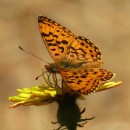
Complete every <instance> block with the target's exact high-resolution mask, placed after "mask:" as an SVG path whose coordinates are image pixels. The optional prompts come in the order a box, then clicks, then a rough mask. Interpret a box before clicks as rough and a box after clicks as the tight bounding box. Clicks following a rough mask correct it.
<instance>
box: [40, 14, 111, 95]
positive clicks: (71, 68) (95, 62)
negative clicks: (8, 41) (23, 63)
mask: <svg viewBox="0 0 130 130" xmlns="http://www.w3.org/2000/svg"><path fill="white" fill-rule="evenodd" d="M38 25H39V30H40V33H41V36H42V39H43V41H44V43H45V45H46V47H47V49H48V51H49V53H50V55H51V56H52V58H53V59H54V61H55V62H54V63H52V64H49V65H45V68H46V69H47V71H48V72H50V73H59V74H60V75H61V76H62V78H63V80H64V82H65V83H66V85H67V86H69V87H71V88H72V89H73V90H74V91H76V92H78V93H79V94H88V93H90V92H93V91H94V90H95V89H96V88H97V87H98V86H99V85H101V84H104V83H106V82H107V81H108V80H109V79H111V78H112V77H113V73H112V72H111V71H109V70H106V69H100V68H99V67H100V66H101V65H102V64H103V62H102V55H101V52H100V50H99V49H98V47H97V46H95V45H94V43H92V42H91V41H90V40H89V39H87V38H85V37H82V36H77V35H74V34H73V33H72V32H71V31H70V30H68V29H67V28H65V27H63V26H62V25H60V24H58V23H57V22H55V21H53V20H51V19H49V18H47V17H44V16H39V17H38Z"/></svg>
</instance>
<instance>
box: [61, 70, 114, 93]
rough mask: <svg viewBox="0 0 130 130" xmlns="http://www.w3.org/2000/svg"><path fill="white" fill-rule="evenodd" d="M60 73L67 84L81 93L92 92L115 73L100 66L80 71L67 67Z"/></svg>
mask: <svg viewBox="0 0 130 130" xmlns="http://www.w3.org/2000/svg"><path fill="white" fill-rule="evenodd" d="M60 73H61V76H62V77H63V79H64V81H65V83H66V84H67V86H69V87H71V88H72V89H73V90H74V91H76V92H77V93H79V94H88V93H91V92H93V91H94V90H95V89H96V88H97V87H99V86H100V84H101V82H103V83H105V82H107V81H108V80H110V79H111V78H112V77H113V73H112V72H110V71H109V70H105V69H98V68H97V69H91V70H87V69H86V70H80V71H71V70H69V69H65V70H62V71H61V72H60Z"/></svg>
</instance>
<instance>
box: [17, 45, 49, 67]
mask: <svg viewBox="0 0 130 130" xmlns="http://www.w3.org/2000/svg"><path fill="white" fill-rule="evenodd" d="M19 49H20V50H22V51H24V52H26V53H28V54H30V55H32V56H34V57H36V58H37V59H39V60H41V61H43V62H46V61H45V60H43V59H41V58H39V57H38V56H36V55H34V54H33V53H30V52H28V51H26V50H24V49H23V48H22V47H21V46H19ZM46 63H47V64H49V63H48V62H46Z"/></svg>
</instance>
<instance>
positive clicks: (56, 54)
mask: <svg viewBox="0 0 130 130" xmlns="http://www.w3.org/2000/svg"><path fill="white" fill-rule="evenodd" d="M38 25H39V30H40V33H41V36H42V39H43V41H44V43H45V45H46V47H47V49H48V51H49V53H50V55H51V56H52V58H53V59H54V60H55V61H56V62H57V61H59V60H60V59H62V58H63V57H64V55H65V53H66V50H67V47H68V46H69V44H70V43H71V42H72V41H73V39H74V34H73V33H72V32H71V31H69V30H68V29H66V28H65V27H63V26H61V25H60V24H58V23H57V22H55V21H52V20H51V19H49V18H47V17H44V16H39V17H38Z"/></svg>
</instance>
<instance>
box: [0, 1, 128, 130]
mask: <svg viewBox="0 0 130 130" xmlns="http://www.w3.org/2000/svg"><path fill="white" fill-rule="evenodd" d="M39 15H44V16H47V17H49V18H51V19H53V20H55V21H57V22H59V23H60V24H62V25H63V26H65V27H67V28H68V29H70V30H71V31H72V32H73V33H74V34H76V35H81V36H85V37H87V38H89V39H90V40H91V41H92V42H94V43H95V44H96V45H97V46H98V47H99V48H100V50H101V51H102V54H103V61H104V63H105V65H104V66H103V68H107V69H110V70H111V71H113V72H115V73H116V75H117V76H116V78H115V79H114V80H115V81H120V80H121V81H123V85H121V86H119V87H117V88H114V89H111V90H108V91H103V92H100V93H95V94H91V95H89V96H87V97H86V101H78V104H79V105H80V108H81V109H83V108H84V107H86V110H87V111H86V113H85V114H83V116H84V117H86V116H87V117H92V116H96V118H95V119H94V120H92V121H89V122H88V123H87V124H86V125H85V126H84V127H83V128H78V129H79V130H80V129H82V130H86V129H88V130H104V129H105V130H115V129H118V130H129V128H130V86H129V84H130V79H129V77H130V65H129V64H130V1H129V0H55V1H54V0H33V1H32V0H21V1H18V0H6V1H5V0H0V57H1V58H0V86H1V90H0V130H43V129H46V130H52V129H54V128H57V127H58V125H52V124H51V121H56V117H55V116H56V111H57V104H55V103H53V104H50V105H47V106H40V107H36V106H29V107H24V106H20V107H18V108H15V109H11V110H10V109H9V108H8V107H9V106H10V105H11V104H12V103H11V102H9V101H8V97H9V96H13V95H16V94H17V93H16V88H24V87H30V86H34V85H40V84H41V81H40V80H38V81H36V80H35V78H36V77H37V76H38V75H40V74H41V69H42V68H43V67H44V62H42V61H40V60H38V59H36V58H34V57H32V56H30V55H28V54H26V53H24V52H22V51H21V50H19V49H18V46H19V45H20V46H22V47H23V48H25V49H26V50H28V51H30V52H32V53H34V54H35V55H37V56H39V57H41V58H42V59H44V60H46V61H47V62H53V59H52V58H51V56H50V55H49V53H48V51H47V49H46V47H45V46H44V44H43V41H42V38H41V36H40V33H39V29H38V24H37V17H38V16H39Z"/></svg>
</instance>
